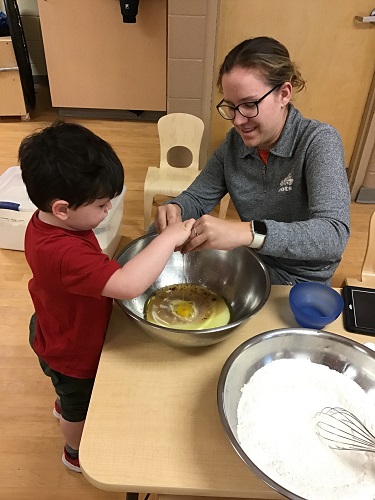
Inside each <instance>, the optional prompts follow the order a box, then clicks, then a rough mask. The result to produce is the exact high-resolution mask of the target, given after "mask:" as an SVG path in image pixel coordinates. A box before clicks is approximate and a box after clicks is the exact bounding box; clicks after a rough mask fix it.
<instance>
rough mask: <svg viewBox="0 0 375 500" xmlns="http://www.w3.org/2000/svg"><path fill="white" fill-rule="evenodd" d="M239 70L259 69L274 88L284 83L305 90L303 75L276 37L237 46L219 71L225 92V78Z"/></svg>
mask: <svg viewBox="0 0 375 500" xmlns="http://www.w3.org/2000/svg"><path fill="white" fill-rule="evenodd" d="M235 67H241V68H248V69H250V68H252V69H257V70H259V71H260V72H261V73H262V74H263V76H264V78H265V79H266V81H267V83H268V84H269V86H270V87H275V86H276V85H279V84H282V83H284V82H290V83H291V84H292V87H293V88H295V89H296V91H297V92H299V91H300V90H302V89H303V88H304V87H305V81H304V79H303V78H302V76H301V73H300V72H299V70H298V69H297V67H296V65H295V64H294V63H293V62H292V61H291V60H290V56H289V52H288V49H287V48H286V47H285V46H284V45H283V44H282V43H280V42H278V41H277V40H275V39H274V38H269V37H267V36H260V37H257V38H249V39H248V40H244V41H243V42H241V43H240V44H238V45H236V47H234V48H233V49H232V50H231V51H230V52H229V53H228V54H227V56H226V57H225V59H224V62H223V64H222V65H221V68H220V71H219V77H218V81H217V84H218V87H219V89H220V90H221V91H222V79H223V75H224V74H225V73H229V72H230V71H232V69H233V68H235Z"/></svg>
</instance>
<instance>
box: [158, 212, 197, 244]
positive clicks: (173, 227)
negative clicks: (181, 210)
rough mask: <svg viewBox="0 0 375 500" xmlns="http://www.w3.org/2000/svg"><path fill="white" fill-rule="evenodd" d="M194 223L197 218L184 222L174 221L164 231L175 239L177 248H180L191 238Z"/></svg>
mask: <svg viewBox="0 0 375 500" xmlns="http://www.w3.org/2000/svg"><path fill="white" fill-rule="evenodd" d="M194 223H195V219H189V220H185V221H184V222H174V223H172V224H168V226H167V227H166V228H165V229H164V231H163V233H167V234H168V236H169V237H171V238H173V239H174V241H175V249H176V250H178V249H179V247H181V246H182V245H183V244H184V243H185V241H187V240H188V239H189V237H190V234H191V229H192V227H193V224H194Z"/></svg>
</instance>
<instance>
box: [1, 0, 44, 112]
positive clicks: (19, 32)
mask: <svg viewBox="0 0 375 500" xmlns="http://www.w3.org/2000/svg"><path fill="white" fill-rule="evenodd" d="M4 6H5V10H6V14H7V22H8V27H9V32H10V36H11V38H12V43H13V49H14V53H15V56H16V60H17V66H18V69H19V72H20V79H21V85H22V90H23V95H24V99H25V103H26V106H27V107H29V108H34V107H35V103H36V98H35V88H34V80H33V74H32V72H31V65H30V59H29V52H28V50H27V45H26V38H25V34H24V31H23V27H22V21H21V16H20V12H19V9H18V5H17V1H16V0H4Z"/></svg>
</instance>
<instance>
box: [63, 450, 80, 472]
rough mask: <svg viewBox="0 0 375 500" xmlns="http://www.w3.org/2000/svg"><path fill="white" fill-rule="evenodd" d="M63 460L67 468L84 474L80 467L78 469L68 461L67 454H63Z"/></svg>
mask: <svg viewBox="0 0 375 500" xmlns="http://www.w3.org/2000/svg"><path fill="white" fill-rule="evenodd" d="M61 460H62V463H63V464H64V465H65V467H67V468H68V469H70V470H72V471H74V472H82V471H81V468H80V467H77V466H76V465H73V464H71V463H70V462H68V461H67V459H66V458H65V453H63V454H62V457H61Z"/></svg>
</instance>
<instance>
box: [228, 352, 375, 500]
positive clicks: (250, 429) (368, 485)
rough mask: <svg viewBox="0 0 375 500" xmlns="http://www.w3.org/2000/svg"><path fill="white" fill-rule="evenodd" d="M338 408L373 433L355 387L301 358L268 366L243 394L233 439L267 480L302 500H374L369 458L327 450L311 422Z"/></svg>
mask: <svg viewBox="0 0 375 500" xmlns="http://www.w3.org/2000/svg"><path fill="white" fill-rule="evenodd" d="M325 406H340V407H342V408H346V409H347V410H349V411H351V412H352V413H354V414H355V415H356V416H357V417H358V418H360V419H361V420H362V421H363V422H364V423H365V424H366V425H367V427H368V428H369V429H370V430H371V431H372V432H374V430H375V405H374V401H372V400H371V399H370V396H369V395H367V394H366V393H365V392H364V391H363V390H362V389H361V387H359V385H358V384H356V383H355V382H354V381H353V380H351V379H350V378H349V377H347V376H344V375H342V374H340V373H338V372H336V371H334V370H330V369H329V368H328V367H326V366H323V365H319V364H315V363H312V362H310V361H308V360H303V359H283V360H279V361H273V362H272V363H269V364H268V365H266V366H264V367H262V368H260V369H259V370H258V371H257V372H255V374H254V375H253V376H252V377H251V379H250V381H249V382H248V383H247V384H245V386H244V387H243V388H242V395H241V398H240V401H239V404H238V410H237V417H238V426H237V434H238V439H239V441H240V443H241V446H242V448H243V450H244V451H245V453H246V454H247V455H248V456H249V458H250V459H251V460H252V461H253V462H254V463H255V465H257V467H259V469H261V470H262V471H263V472H264V473H265V474H267V476H269V477H270V478H272V479H273V480H274V481H276V482H277V483H278V484H280V485H281V486H283V487H284V488H286V489H287V490H289V491H292V492H293V493H294V494H296V495H299V496H301V497H304V498H306V499H308V500H336V499H337V500H338V499H340V500H344V499H350V500H373V499H375V454H371V453H364V452H354V451H339V450H332V449H330V448H329V446H328V445H327V442H325V441H324V440H322V439H321V438H320V437H319V436H317V435H316V432H315V422H316V420H315V415H316V413H317V412H318V411H320V410H321V409H323V408H324V407H325Z"/></svg>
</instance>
